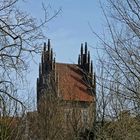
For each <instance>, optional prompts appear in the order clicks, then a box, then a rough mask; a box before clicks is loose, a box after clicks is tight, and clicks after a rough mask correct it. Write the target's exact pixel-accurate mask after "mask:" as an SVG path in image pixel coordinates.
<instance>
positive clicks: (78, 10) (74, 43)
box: [19, 0, 104, 97]
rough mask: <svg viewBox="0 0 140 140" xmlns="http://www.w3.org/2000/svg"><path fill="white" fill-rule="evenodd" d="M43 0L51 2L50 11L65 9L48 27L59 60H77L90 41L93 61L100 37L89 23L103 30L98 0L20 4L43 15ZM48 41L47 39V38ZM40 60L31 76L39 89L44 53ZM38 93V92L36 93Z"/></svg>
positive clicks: (36, 15) (51, 0)
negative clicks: (37, 82)
mask: <svg viewBox="0 0 140 140" xmlns="http://www.w3.org/2000/svg"><path fill="white" fill-rule="evenodd" d="M42 2H43V3H44V4H45V5H46V7H47V6H48V11H49V15H50V16H51V15H53V13H54V12H55V11H56V10H58V9H59V8H60V7H61V8H62V11H61V12H60V13H59V14H58V15H57V17H56V18H54V19H53V20H51V21H50V22H49V23H48V26H47V28H46V29H45V30H44V32H45V34H46V36H47V38H49V39H51V44H52V47H53V49H54V53H55V55H56V61H58V62H65V63H77V59H78V54H79V53H80V44H81V43H84V42H87V43H88V45H89V47H88V49H89V50H90V52H91V57H92V59H94V60H93V62H95V61H96V51H95V50H94V49H93V48H92V47H96V45H97V39H96V38H95V36H94V35H93V33H92V31H91V30H90V27H89V25H88V23H90V24H91V25H92V27H93V30H94V31H95V32H97V33H102V30H103V25H104V22H103V16H102V12H101V9H100V5H99V1H98V0H28V1H27V2H25V3H23V4H21V5H19V6H20V7H21V8H23V10H25V11H27V12H29V13H30V14H31V15H33V16H34V17H36V18H38V19H40V18H41V17H42V16H43V11H42V10H41V9H42V7H41V6H42ZM46 41H47V40H46ZM35 60H36V63H37V64H32V69H31V74H29V79H31V80H30V83H31V86H32V87H34V89H36V78H37V77H38V63H39V62H40V56H39V57H36V59H35ZM34 97H36V96H34Z"/></svg>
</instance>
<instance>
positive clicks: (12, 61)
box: [0, 0, 60, 139]
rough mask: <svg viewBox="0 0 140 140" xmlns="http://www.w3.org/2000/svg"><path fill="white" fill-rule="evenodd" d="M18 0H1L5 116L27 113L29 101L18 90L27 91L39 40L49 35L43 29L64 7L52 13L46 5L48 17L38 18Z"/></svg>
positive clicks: (0, 81) (0, 93)
mask: <svg viewBox="0 0 140 140" xmlns="http://www.w3.org/2000/svg"><path fill="white" fill-rule="evenodd" d="M18 2H19V0H1V1H0V108H1V112H0V115H1V119H4V118H5V117H7V116H9V115H10V116H17V117H19V115H20V116H22V114H24V113H25V104H24V103H23V102H22V101H21V100H20V99H19V98H18V93H22V92H23V91H24V89H25V87H24V84H25V82H26V78H25V77H26V73H27V71H28V69H29V62H30V61H31V60H32V58H33V57H34V55H35V54H36V53H39V52H40V46H41V45H40V44H39V43H40V41H43V40H44V39H45V38H46V37H45V36H44V33H43V29H44V28H45V26H46V25H47V22H49V21H50V20H51V19H52V18H54V17H55V16H56V15H57V14H58V13H59V11H60V10H58V11H57V12H56V13H55V14H54V15H52V16H51V17H48V9H47V8H45V5H43V10H44V19H42V20H38V19H35V18H33V17H32V16H30V15H29V14H27V13H25V12H24V11H22V10H20V9H18ZM21 118H22V117H21ZM1 130H2V129H0V131H1ZM5 130H6V129H5ZM8 137H10V136H8ZM8 137H7V139H8ZM3 139H6V138H3Z"/></svg>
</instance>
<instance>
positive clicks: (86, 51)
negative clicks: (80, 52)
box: [85, 42, 87, 54]
mask: <svg viewBox="0 0 140 140" xmlns="http://www.w3.org/2000/svg"><path fill="white" fill-rule="evenodd" d="M85 54H87V42H85Z"/></svg>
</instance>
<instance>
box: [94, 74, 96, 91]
mask: <svg viewBox="0 0 140 140" xmlns="http://www.w3.org/2000/svg"><path fill="white" fill-rule="evenodd" d="M94 90H95V91H96V74H95V72H94Z"/></svg>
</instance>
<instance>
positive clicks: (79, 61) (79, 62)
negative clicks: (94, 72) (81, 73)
mask: <svg viewBox="0 0 140 140" xmlns="http://www.w3.org/2000/svg"><path fill="white" fill-rule="evenodd" d="M80 64H81V58H80V55H79V56H78V65H80Z"/></svg>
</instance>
